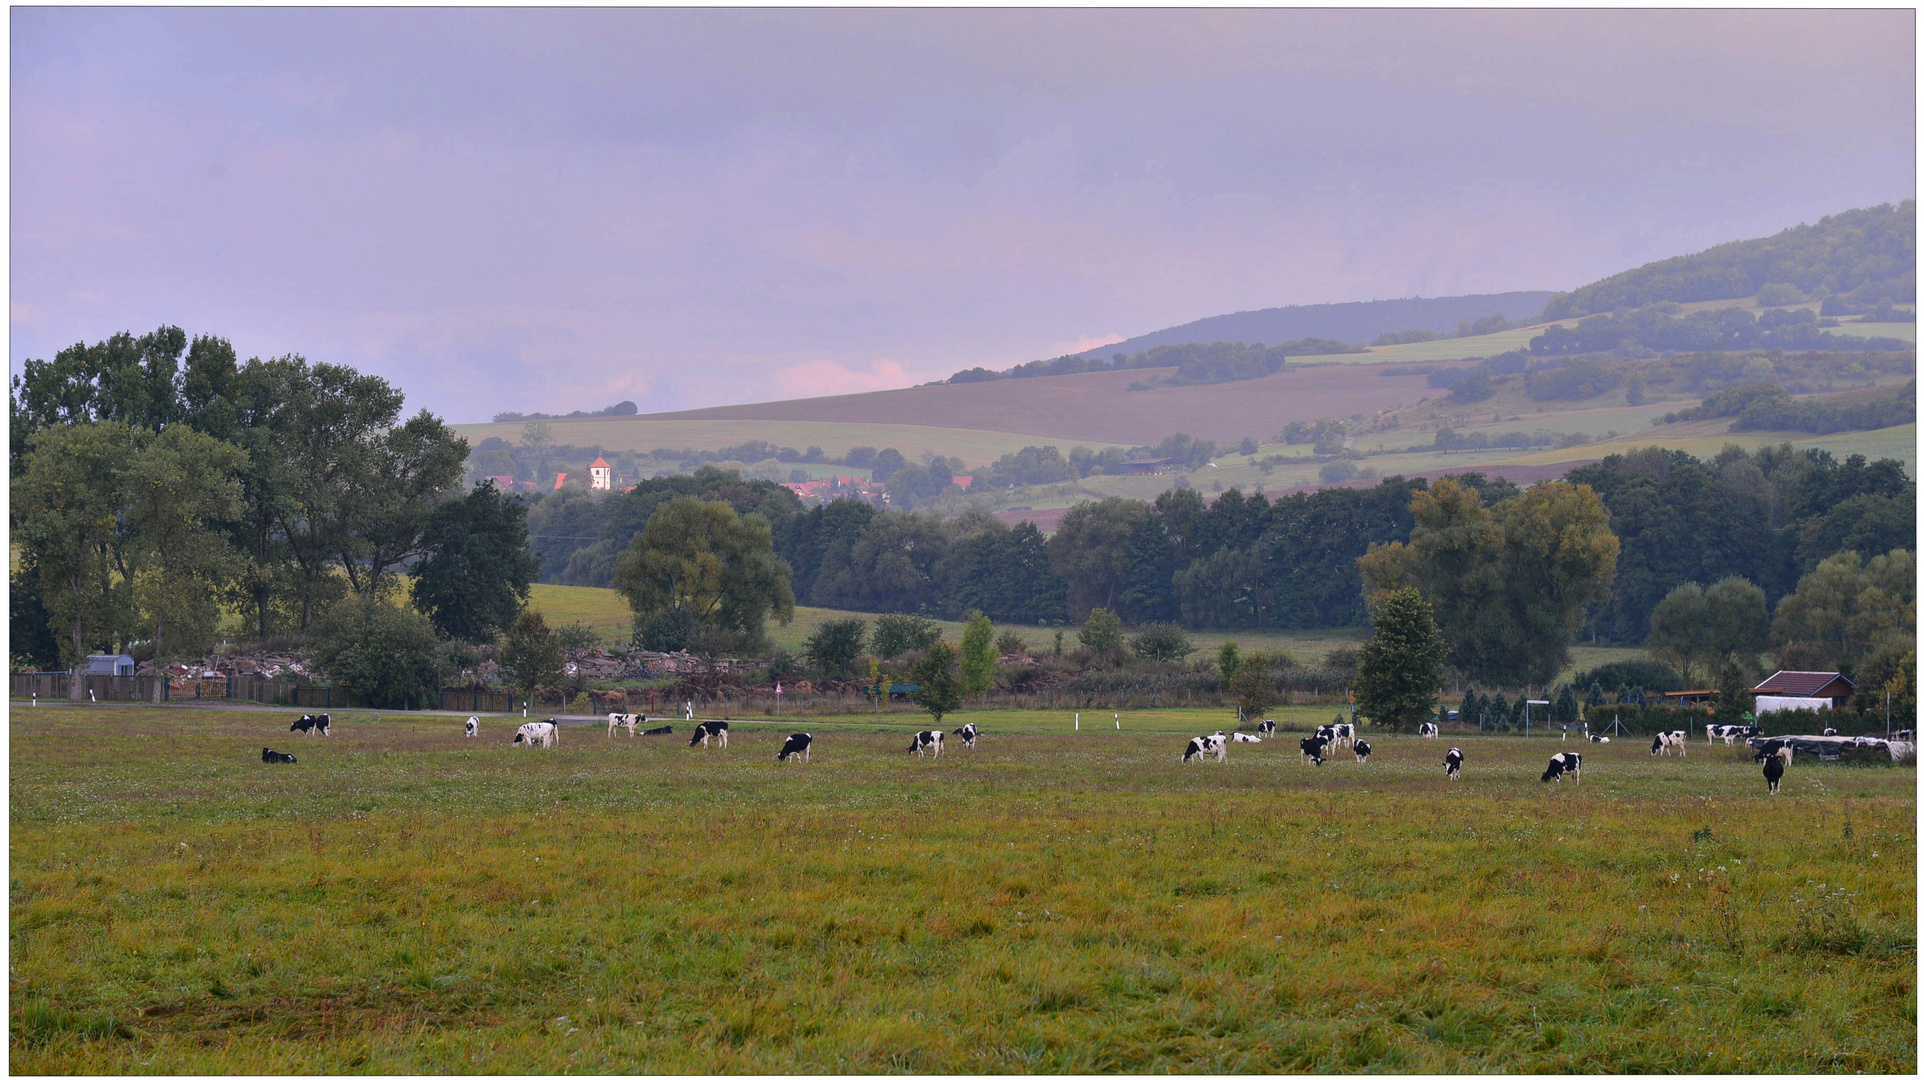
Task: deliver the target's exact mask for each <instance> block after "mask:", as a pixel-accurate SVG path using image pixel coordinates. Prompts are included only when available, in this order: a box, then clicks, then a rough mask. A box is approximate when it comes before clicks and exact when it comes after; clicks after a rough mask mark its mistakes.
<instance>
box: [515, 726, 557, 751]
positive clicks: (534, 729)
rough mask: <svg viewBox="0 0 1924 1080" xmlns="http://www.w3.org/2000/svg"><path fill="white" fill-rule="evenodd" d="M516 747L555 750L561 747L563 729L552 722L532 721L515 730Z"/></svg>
mask: <svg viewBox="0 0 1924 1080" xmlns="http://www.w3.org/2000/svg"><path fill="white" fill-rule="evenodd" d="M514 745H516V746H530V747H532V746H545V747H547V748H548V749H550V750H552V749H555V748H556V747H558V746H560V745H561V727H560V725H558V724H556V723H555V722H554V721H552V720H530V721H528V722H527V723H525V724H523V725H521V726H520V727H518V728H516V729H515V731H514Z"/></svg>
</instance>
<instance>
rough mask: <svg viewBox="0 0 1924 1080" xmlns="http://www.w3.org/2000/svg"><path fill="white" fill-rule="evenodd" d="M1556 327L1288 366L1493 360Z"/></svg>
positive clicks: (1396, 347)
mask: <svg viewBox="0 0 1924 1080" xmlns="http://www.w3.org/2000/svg"><path fill="white" fill-rule="evenodd" d="M1558 325H1561V324H1559V323H1543V324H1540V325H1536V326H1527V327H1521V328H1519V329H1516V330H1503V331H1499V332H1498V333H1494V334H1481V335H1479V336H1477V337H1466V338H1442V339H1440V340H1437V341H1414V342H1411V343H1409V344H1407V345H1378V346H1376V347H1374V348H1372V349H1370V350H1369V351H1368V352H1363V353H1339V354H1337V355H1335V356H1304V357H1294V356H1292V357H1290V358H1289V362H1290V363H1291V364H1300V365H1303V366H1308V365H1311V364H1427V363H1431V362H1433V361H1437V360H1462V359H1466V358H1468V357H1472V356H1495V355H1497V354H1498V353H1506V352H1511V351H1513V350H1515V349H1522V348H1526V347H1528V346H1529V344H1530V339H1531V338H1534V337H1536V336H1537V335H1539V334H1541V333H1543V332H1544V331H1545V330H1548V329H1549V328H1550V327H1552V326H1558Z"/></svg>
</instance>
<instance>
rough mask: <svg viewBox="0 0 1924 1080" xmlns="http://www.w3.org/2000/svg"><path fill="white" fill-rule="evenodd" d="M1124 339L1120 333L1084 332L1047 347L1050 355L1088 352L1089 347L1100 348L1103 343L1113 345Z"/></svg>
mask: <svg viewBox="0 0 1924 1080" xmlns="http://www.w3.org/2000/svg"><path fill="white" fill-rule="evenodd" d="M1126 340H1128V339H1127V338H1125V337H1124V336H1123V335H1121V334H1084V335H1082V336H1081V337H1079V338H1077V339H1075V340H1074V341H1058V342H1056V343H1055V344H1054V345H1051V346H1049V348H1050V350H1051V353H1052V355H1055V356H1067V355H1069V354H1070V353H1079V352H1088V351H1089V350H1090V349H1100V348H1102V347H1103V346H1104V345H1114V344H1115V343H1116V342H1118V341H1126Z"/></svg>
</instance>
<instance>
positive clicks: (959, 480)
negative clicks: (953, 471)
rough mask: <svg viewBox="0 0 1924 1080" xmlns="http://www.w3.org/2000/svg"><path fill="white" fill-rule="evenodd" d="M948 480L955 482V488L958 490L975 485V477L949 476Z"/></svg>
mask: <svg viewBox="0 0 1924 1080" xmlns="http://www.w3.org/2000/svg"><path fill="white" fill-rule="evenodd" d="M949 479H951V480H953V481H955V486H956V487H959V488H966V487H968V486H969V485H970V484H973V483H975V477H973V476H951V477H949Z"/></svg>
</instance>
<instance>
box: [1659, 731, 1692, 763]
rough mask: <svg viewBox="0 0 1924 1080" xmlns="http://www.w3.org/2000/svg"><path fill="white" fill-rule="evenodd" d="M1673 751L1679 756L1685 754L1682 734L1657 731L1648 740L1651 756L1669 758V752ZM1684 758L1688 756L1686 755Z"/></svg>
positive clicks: (1679, 732)
mask: <svg viewBox="0 0 1924 1080" xmlns="http://www.w3.org/2000/svg"><path fill="white" fill-rule="evenodd" d="M1673 749H1674V750H1676V751H1677V753H1679V754H1685V750H1684V733H1683V732H1681V731H1659V732H1657V734H1656V735H1654V736H1652V737H1651V739H1650V753H1651V754H1652V755H1656V754H1662V755H1664V756H1665V757H1669V756H1670V751H1671V750H1673ZM1685 756H1688V755H1687V754H1686V755H1685Z"/></svg>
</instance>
